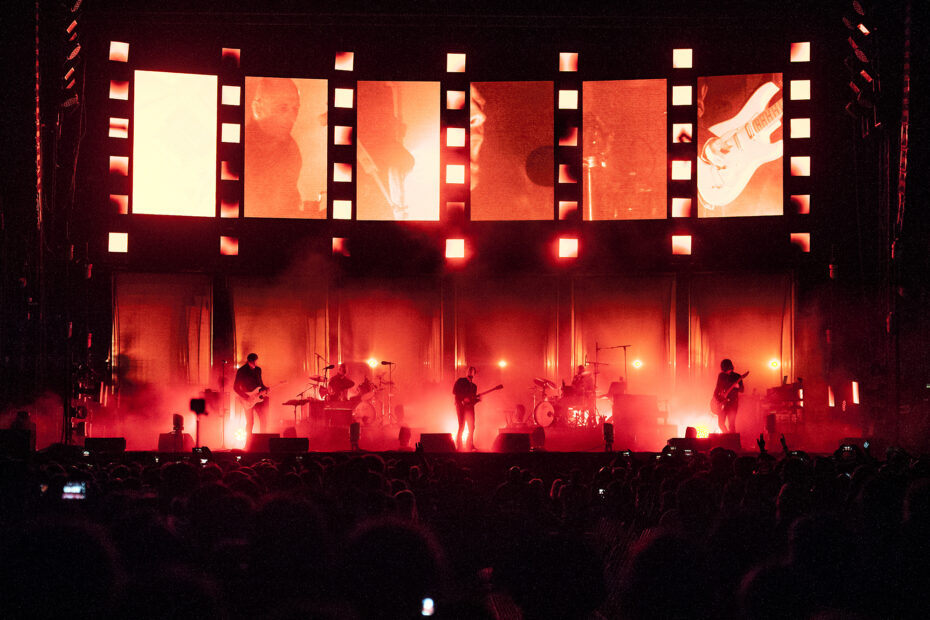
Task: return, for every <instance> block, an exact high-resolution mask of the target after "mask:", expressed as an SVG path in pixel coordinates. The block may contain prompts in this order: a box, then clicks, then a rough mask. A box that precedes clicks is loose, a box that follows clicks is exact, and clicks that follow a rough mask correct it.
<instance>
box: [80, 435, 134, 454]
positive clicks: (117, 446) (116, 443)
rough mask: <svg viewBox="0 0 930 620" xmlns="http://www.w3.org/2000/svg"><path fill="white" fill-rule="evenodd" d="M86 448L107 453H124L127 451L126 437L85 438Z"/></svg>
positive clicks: (90, 450) (88, 450)
mask: <svg viewBox="0 0 930 620" xmlns="http://www.w3.org/2000/svg"><path fill="white" fill-rule="evenodd" d="M84 450H86V451H87V452H101V453H106V454H122V453H123V452H125V451H126V438H125V437H88V438H86V439H85V440H84Z"/></svg>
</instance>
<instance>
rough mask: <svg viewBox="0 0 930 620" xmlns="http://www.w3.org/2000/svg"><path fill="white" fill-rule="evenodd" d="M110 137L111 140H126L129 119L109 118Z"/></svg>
mask: <svg viewBox="0 0 930 620" xmlns="http://www.w3.org/2000/svg"><path fill="white" fill-rule="evenodd" d="M109 135H110V137H111V138H128V137H129V119H128V118H116V117H115V116H111V117H110V134H109Z"/></svg>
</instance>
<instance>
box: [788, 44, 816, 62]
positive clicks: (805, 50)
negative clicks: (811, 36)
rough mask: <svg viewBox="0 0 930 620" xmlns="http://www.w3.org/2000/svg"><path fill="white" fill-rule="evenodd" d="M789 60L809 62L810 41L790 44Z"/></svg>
mask: <svg viewBox="0 0 930 620" xmlns="http://www.w3.org/2000/svg"><path fill="white" fill-rule="evenodd" d="M790 59H791V62H810V60H811V42H810V41H798V42H795V43H792V44H791V55H790Z"/></svg>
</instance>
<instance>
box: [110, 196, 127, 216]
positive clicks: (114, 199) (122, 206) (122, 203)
mask: <svg viewBox="0 0 930 620" xmlns="http://www.w3.org/2000/svg"><path fill="white" fill-rule="evenodd" d="M110 204H111V205H112V206H113V207H114V210H115V211H116V212H117V213H119V214H120V215H126V214H128V213H129V196H127V195H126V194H110Z"/></svg>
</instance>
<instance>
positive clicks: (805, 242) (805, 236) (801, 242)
mask: <svg viewBox="0 0 930 620" xmlns="http://www.w3.org/2000/svg"><path fill="white" fill-rule="evenodd" d="M791 245H795V246H797V247H798V248H800V249H801V251H802V252H810V251H811V234H810V233H806V232H803V233H791Z"/></svg>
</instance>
